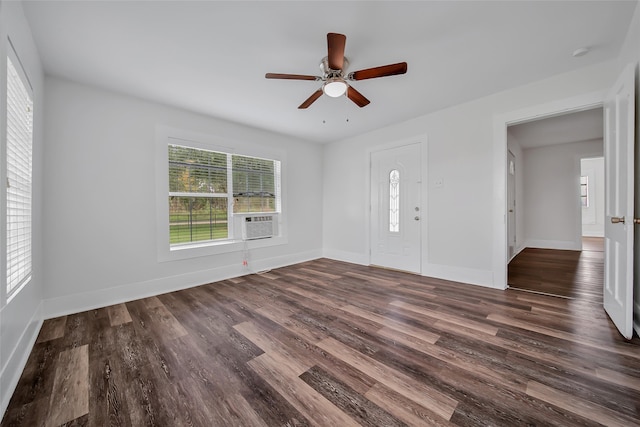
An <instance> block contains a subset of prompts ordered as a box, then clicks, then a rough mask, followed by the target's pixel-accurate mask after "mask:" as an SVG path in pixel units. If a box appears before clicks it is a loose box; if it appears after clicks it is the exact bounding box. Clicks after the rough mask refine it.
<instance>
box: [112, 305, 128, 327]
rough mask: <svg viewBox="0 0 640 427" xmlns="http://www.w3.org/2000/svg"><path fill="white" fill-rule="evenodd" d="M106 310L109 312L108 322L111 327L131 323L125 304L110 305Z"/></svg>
mask: <svg viewBox="0 0 640 427" xmlns="http://www.w3.org/2000/svg"><path fill="white" fill-rule="evenodd" d="M107 310H108V312H109V322H111V326H118V325H121V324H123V323H129V322H131V316H130V315H129V311H128V310H127V306H126V305H125V304H116V305H112V306H110V307H107Z"/></svg>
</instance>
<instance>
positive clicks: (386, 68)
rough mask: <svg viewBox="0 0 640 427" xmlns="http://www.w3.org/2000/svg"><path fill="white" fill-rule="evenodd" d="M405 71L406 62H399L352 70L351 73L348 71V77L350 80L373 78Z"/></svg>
mask: <svg viewBox="0 0 640 427" xmlns="http://www.w3.org/2000/svg"><path fill="white" fill-rule="evenodd" d="M406 72H407V63H406V62H399V63H397V64H389V65H382V66H380V67H373V68H367V69H366V70H360V71H354V72H353V73H349V78H350V79H352V80H365V79H374V78H376V77H386V76H395V75H396V74H404V73H406Z"/></svg>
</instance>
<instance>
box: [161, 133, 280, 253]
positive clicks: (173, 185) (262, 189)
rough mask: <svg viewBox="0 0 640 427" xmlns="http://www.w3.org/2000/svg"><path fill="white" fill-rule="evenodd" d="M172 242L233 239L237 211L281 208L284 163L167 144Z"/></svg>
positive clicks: (249, 211)
mask: <svg viewBox="0 0 640 427" xmlns="http://www.w3.org/2000/svg"><path fill="white" fill-rule="evenodd" d="M168 160H169V243H170V245H171V246H178V245H184V244H192V243H197V242H208V241H209V242H214V241H221V240H229V239H232V238H233V237H234V236H233V233H234V227H233V215H234V214H246V213H264V212H280V162H279V161H277V160H270V159H261V158H257V157H249V156H241V155H237V154H230V153H224V152H217V151H210V150H205V149H200V148H194V147H187V146H181V145H174V144H169V147H168Z"/></svg>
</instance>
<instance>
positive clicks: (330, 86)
mask: <svg viewBox="0 0 640 427" xmlns="http://www.w3.org/2000/svg"><path fill="white" fill-rule="evenodd" d="M322 90H323V91H324V93H325V94H326V95H327V96H330V97H332V98H337V97H339V96H342V95H344V94H345V92H346V91H347V84H346V83H345V82H344V81H342V80H340V79H331V80H328V81H327V82H326V83H325V84H324V86H322Z"/></svg>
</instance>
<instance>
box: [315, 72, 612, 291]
mask: <svg viewBox="0 0 640 427" xmlns="http://www.w3.org/2000/svg"><path fill="white" fill-rule="evenodd" d="M615 70H616V64H615V62H607V63H601V64H598V65H595V66H592V67H588V68H584V69H581V70H578V71H575V72H571V73H566V74H562V75H558V76H555V77H553V78H550V79H547V80H543V81H540V82H537V83H534V84H530V85H527V86H523V87H519V88H516V89H513V90H509V91H505V92H501V93H498V94H494V95H491V96H489V97H485V98H482V99H478V100H476V101H473V102H469V103H466V104H462V105H457V106H454V107H451V108H447V109H445V110H441V111H437V112H434V113H431V114H427V115H424V116H421V117H418V118H416V119H413V120H410V121H407V122H404V123H399V124H396V125H393V126H389V127H385V128H382V129H379V130H377V131H374V132H371V133H368V134H365V135H360V136H357V137H353V138H349V139H345V140H342V141H338V142H335V143H332V144H329V145H327V147H326V149H325V152H324V211H323V222H324V226H323V236H324V253H325V256H327V257H330V258H337V259H345V260H349V261H355V262H361V263H363V264H366V263H367V262H368V249H369V248H368V244H369V243H368V241H369V236H368V229H369V224H368V216H367V207H368V193H369V188H368V184H367V179H366V177H367V170H368V163H367V158H366V151H367V150H368V149H371V147H376V146H379V145H384V144H388V143H390V142H393V141H397V140H404V139H408V138H411V137H415V136H416V135H426V138H427V140H428V147H429V148H428V150H429V153H428V159H429V160H428V164H427V165H426V167H427V171H428V182H427V183H426V185H423V189H424V190H423V191H424V194H423V199H424V200H427V201H428V212H427V216H426V221H424V222H423V227H427V236H428V237H427V239H426V241H425V242H423V251H422V253H423V264H422V274H423V275H427V276H435V277H442V278H446V279H451V280H458V281H462V282H467V283H474V284H480V285H485V286H495V287H502V286H504V285H501V284H500V281H501V279H500V278H498V277H495V278H494V274H493V272H494V270H493V267H494V266H493V259H492V253H493V252H492V251H493V250H494V248H493V246H494V240H495V239H494V238H493V235H494V233H495V232H497V231H496V230H494V227H495V225H494V224H495V223H496V221H495V218H494V216H495V213H494V210H493V208H494V201H495V200H494V191H500V189H494V171H496V170H497V171H500V170H504V169H503V168H504V162H505V161H506V160H503V159H502V158H501V160H500V165H497V164H494V156H493V149H494V128H493V125H494V117H495V116H496V115H498V114H503V113H506V112H510V111H515V110H519V109H523V108H525V107H529V106H531V105H539V104H544V103H551V102H554V101H557V100H562V99H566V98H570V97H576V96H580V95H584V94H587V93H593V92H594V91H602V90H604V89H606V88H607V87H609V86H610V85H611V84H612V81H613V79H614V77H615ZM387 107H388V106H387ZM504 155H505V159H506V151H505V153H504ZM496 168H500V169H496ZM440 178H442V179H443V180H444V186H443V187H442V188H437V189H436V188H434V181H435V180H436V179H440ZM502 197H504V195H502ZM336 206H340V207H341V208H340V209H335V207H336ZM500 226H504V223H503V222H502V223H501V225H500ZM504 244H505V245H506V242H505V243H504ZM494 280H495V282H494Z"/></svg>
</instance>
